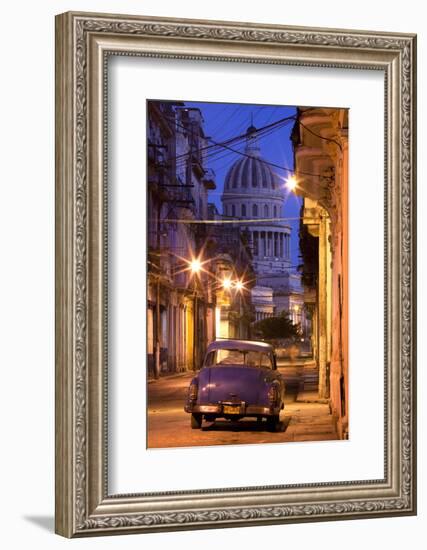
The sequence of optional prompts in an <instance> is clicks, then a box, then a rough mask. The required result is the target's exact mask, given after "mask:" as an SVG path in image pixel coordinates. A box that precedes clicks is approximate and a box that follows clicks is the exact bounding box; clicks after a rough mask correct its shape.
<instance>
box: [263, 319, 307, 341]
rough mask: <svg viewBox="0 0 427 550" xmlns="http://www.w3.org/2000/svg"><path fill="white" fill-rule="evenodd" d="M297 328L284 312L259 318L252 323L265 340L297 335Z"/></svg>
mask: <svg viewBox="0 0 427 550" xmlns="http://www.w3.org/2000/svg"><path fill="white" fill-rule="evenodd" d="M298 328H299V327H298V325H294V324H293V323H292V321H291V320H290V319H289V318H288V317H287V315H286V314H284V313H283V314H282V315H280V316H278V317H267V318H266V319H261V321H257V322H256V323H255V324H254V329H255V330H256V331H257V332H259V333H260V334H261V335H262V337H263V338H266V339H267V340H269V339H281V338H292V337H294V336H298Z"/></svg>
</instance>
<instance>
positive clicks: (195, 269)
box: [190, 258, 202, 275]
mask: <svg viewBox="0 0 427 550" xmlns="http://www.w3.org/2000/svg"><path fill="white" fill-rule="evenodd" d="M190 269H191V273H192V274H193V275H196V274H198V273H200V270H201V269H202V262H201V261H200V260H199V258H193V259H192V260H191V262H190Z"/></svg>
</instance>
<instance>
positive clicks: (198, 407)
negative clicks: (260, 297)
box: [184, 340, 285, 431]
mask: <svg viewBox="0 0 427 550" xmlns="http://www.w3.org/2000/svg"><path fill="white" fill-rule="evenodd" d="M284 395H285V383H284V381H283V379H282V376H281V375H280V374H279V372H278V371H277V366H276V357H275V354H274V352H273V347H272V346H271V345H270V344H267V343H265V342H254V341H247V340H216V341H214V342H212V343H211V344H209V346H208V349H207V351H206V356H205V359H204V363H203V367H202V368H201V370H200V371H199V372H198V374H197V375H196V376H195V377H194V378H193V379H192V381H191V383H190V386H189V388H188V394H187V402H186V404H185V407H184V410H185V411H186V412H188V413H190V414H191V427H192V428H194V429H198V428H201V427H202V420H203V418H204V419H205V420H206V421H211V422H212V421H214V420H215V419H217V418H225V419H227V420H240V419H241V418H244V417H252V418H256V419H257V420H258V421H259V422H262V420H263V419H264V418H265V419H266V420H267V422H266V426H267V428H268V429H270V430H272V431H275V430H276V429H277V428H278V427H279V425H280V422H279V415H280V411H281V409H283V407H284Z"/></svg>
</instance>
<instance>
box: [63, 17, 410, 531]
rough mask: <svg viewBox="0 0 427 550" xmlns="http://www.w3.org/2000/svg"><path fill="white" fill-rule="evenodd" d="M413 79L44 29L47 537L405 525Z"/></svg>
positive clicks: (179, 37)
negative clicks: (51, 126)
mask: <svg viewBox="0 0 427 550" xmlns="http://www.w3.org/2000/svg"><path fill="white" fill-rule="evenodd" d="M415 67H416V38H415V36H414V35H410V34H393V33H389V34H387V33H375V32H366V31H344V30H331V29H306V28H297V27H292V28H291V27H283V26H269V25H256V24H249V23H235V22H233V23H230V22H216V21H192V20H176V19H170V20H169V19H163V18H152V17H136V16H121V15H120V16H119V15H105V14H87V13H66V14H62V15H59V16H57V19H56V68H57V74H56V102H57V103H56V120H57V126H56V151H57V154H56V159H57V164H56V234H57V241H56V319H57V321H56V350H57V353H56V531H57V533H59V534H61V535H63V536H67V537H77V536H90V535H105V534H119V533H130V532H132V533H134V532H148V531H165V530H178V529H201V528H215V527H234V526H239V525H245V526H248V525H262V524H274V523H286V522H301V521H321V520H332V519H349V518H361V517H363V518H368V517H382V516H394V515H396V516H397V515H410V514H415V513H416V469H415V466H416V465H415V455H416V452H415V451H416V448H415V445H416V433H415V381H416V380H415V375H416V372H415V290H416V289H415V280H416V277H415V267H416V266H415V256H414V254H415V244H416V243H415V237H416V236H415V199H416V197H415V84H416V81H415V75H416V72H415Z"/></svg>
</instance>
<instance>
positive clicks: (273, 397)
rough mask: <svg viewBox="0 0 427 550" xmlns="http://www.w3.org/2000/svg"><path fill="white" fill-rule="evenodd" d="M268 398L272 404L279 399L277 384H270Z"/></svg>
mask: <svg viewBox="0 0 427 550" xmlns="http://www.w3.org/2000/svg"><path fill="white" fill-rule="evenodd" d="M268 400H269V401H270V404H271V405H275V404H276V403H277V401H278V400H279V390H278V388H277V386H276V385H274V386H270V389H269V390H268Z"/></svg>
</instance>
